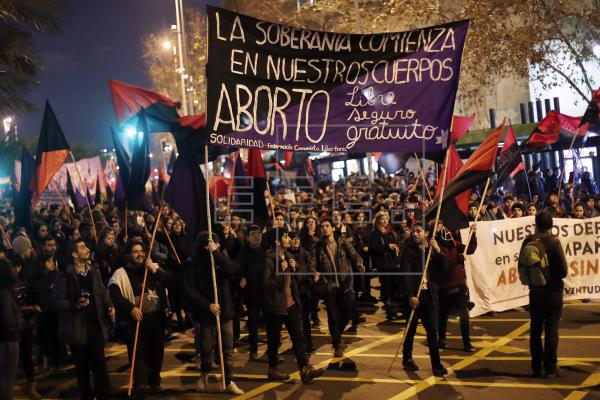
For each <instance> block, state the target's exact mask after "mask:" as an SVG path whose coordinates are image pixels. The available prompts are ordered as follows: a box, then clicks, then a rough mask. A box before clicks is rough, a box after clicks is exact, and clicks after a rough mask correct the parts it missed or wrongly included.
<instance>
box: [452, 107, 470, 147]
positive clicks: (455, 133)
mask: <svg viewBox="0 0 600 400" xmlns="http://www.w3.org/2000/svg"><path fill="white" fill-rule="evenodd" d="M474 122H475V114H473V115H471V116H470V117H467V116H462V115H454V116H453V117H452V134H451V136H450V142H451V143H456V142H458V141H459V140H460V138H461V137H463V136H464V135H465V133H467V131H468V130H469V129H470V128H471V126H473V123H474Z"/></svg>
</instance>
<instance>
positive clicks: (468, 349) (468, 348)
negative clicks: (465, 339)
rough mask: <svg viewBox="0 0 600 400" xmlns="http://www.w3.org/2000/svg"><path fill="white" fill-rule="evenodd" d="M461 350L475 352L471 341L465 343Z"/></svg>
mask: <svg viewBox="0 0 600 400" xmlns="http://www.w3.org/2000/svg"><path fill="white" fill-rule="evenodd" d="M463 351H464V352H465V353H475V347H473V345H472V344H471V343H469V344H465V347H463Z"/></svg>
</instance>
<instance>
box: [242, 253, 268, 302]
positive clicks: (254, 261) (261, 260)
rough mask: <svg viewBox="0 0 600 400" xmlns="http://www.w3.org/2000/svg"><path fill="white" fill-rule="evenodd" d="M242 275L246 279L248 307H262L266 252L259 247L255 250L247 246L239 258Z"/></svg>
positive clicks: (245, 295) (245, 294) (245, 293)
mask: <svg viewBox="0 0 600 400" xmlns="http://www.w3.org/2000/svg"><path fill="white" fill-rule="evenodd" d="M238 260H239V264H240V274H241V276H243V277H244V278H246V287H245V288H244V297H245V300H246V305H260V304H262V301H263V283H262V279H263V268H264V265H265V251H264V250H263V249H262V248H261V247H259V248H258V249H253V248H252V247H250V246H248V245H245V246H244V248H243V249H242V251H241V252H240V256H239V258H238Z"/></svg>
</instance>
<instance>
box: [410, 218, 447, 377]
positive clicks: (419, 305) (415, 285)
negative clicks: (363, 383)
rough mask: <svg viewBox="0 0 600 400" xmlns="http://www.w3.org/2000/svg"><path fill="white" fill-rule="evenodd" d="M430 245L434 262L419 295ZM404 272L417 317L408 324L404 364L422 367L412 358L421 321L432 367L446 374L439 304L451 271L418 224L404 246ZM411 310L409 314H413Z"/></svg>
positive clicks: (437, 246)
mask: <svg viewBox="0 0 600 400" xmlns="http://www.w3.org/2000/svg"><path fill="white" fill-rule="evenodd" d="M428 246H432V247H433V251H432V253H431V261H430V263H429V268H428V269H427V276H426V277H425V280H424V282H423V290H421V293H420V295H419V297H418V298H417V297H416V294H417V293H418V291H419V286H420V284H421V276H422V274H423V263H424V262H425V258H426V255H427V248H428ZM400 259H401V264H400V265H401V272H403V276H402V278H403V279H402V286H403V290H404V293H406V295H407V296H408V300H409V306H410V307H411V308H413V309H414V310H415V316H414V318H413V319H412V321H411V324H410V326H408V327H407V328H406V329H407V332H406V337H405V340H404V344H403V348H402V366H403V367H404V370H405V371H413V372H414V371H418V370H419V367H418V366H417V365H416V364H415V362H414V361H413V358H412V351H413V342H414V339H415V333H416V332H417V324H418V322H419V320H421V322H422V323H423V326H424V327H425V332H427V345H428V347H429V358H430V359H431V369H432V371H433V375H435V376H444V375H447V374H448V370H446V368H445V367H444V366H443V365H442V362H441V360H440V351H439V349H438V343H437V324H436V319H437V318H436V316H437V306H438V283H439V282H440V280H441V278H442V276H443V274H444V273H445V271H446V270H447V264H446V261H445V259H444V256H443V253H442V250H441V248H440V246H439V244H438V243H437V241H436V239H435V238H433V237H432V238H431V239H430V240H429V242H428V241H427V234H426V233H425V230H424V229H423V227H422V226H421V225H419V224H416V225H415V226H414V227H413V230H412V235H411V238H410V240H409V242H408V243H407V244H406V245H405V246H404V248H403V249H402V252H401V256H400ZM409 314H410V311H407V312H406V314H405V315H409Z"/></svg>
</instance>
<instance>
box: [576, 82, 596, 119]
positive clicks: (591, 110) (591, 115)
mask: <svg viewBox="0 0 600 400" xmlns="http://www.w3.org/2000/svg"><path fill="white" fill-rule="evenodd" d="M587 123H589V124H593V125H600V88H598V89H597V90H596V91H593V92H592V100H591V101H590V104H589V105H588V107H587V109H586V110H585V114H583V117H581V122H580V123H579V126H582V125H584V124H587Z"/></svg>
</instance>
